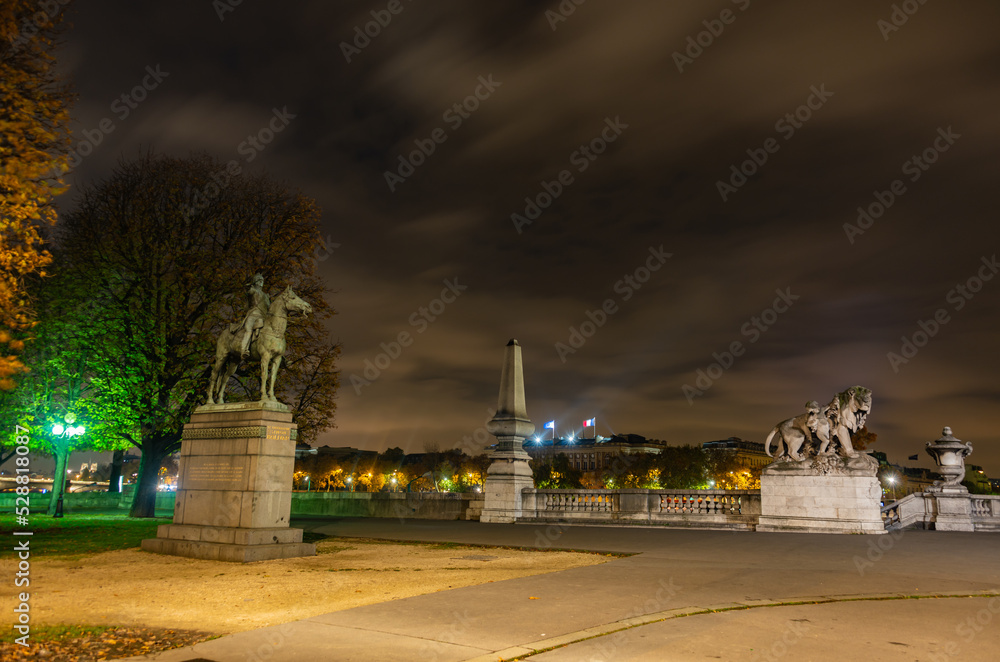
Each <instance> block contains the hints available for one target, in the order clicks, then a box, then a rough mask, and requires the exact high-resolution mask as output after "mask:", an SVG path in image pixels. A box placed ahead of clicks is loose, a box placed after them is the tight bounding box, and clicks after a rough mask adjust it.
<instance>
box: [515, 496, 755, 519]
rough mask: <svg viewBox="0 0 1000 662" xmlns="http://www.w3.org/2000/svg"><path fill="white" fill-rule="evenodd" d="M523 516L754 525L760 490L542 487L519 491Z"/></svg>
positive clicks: (524, 517)
mask: <svg viewBox="0 0 1000 662" xmlns="http://www.w3.org/2000/svg"><path fill="white" fill-rule="evenodd" d="M522 497H523V513H522V517H523V519H533V520H554V519H565V520H573V521H593V522H619V523H651V524H653V523H663V524H674V525H681V524H687V525H691V526H713V525H715V526H723V527H726V528H732V527H737V528H753V527H754V526H756V522H757V519H758V518H759V516H760V491H759V490H642V489H621V490H547V489H526V490H524V491H523V492H522Z"/></svg>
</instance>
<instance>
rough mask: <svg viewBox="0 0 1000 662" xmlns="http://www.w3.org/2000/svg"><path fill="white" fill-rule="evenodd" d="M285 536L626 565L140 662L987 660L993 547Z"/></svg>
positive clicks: (916, 538) (960, 539) (552, 531)
mask: <svg viewBox="0 0 1000 662" xmlns="http://www.w3.org/2000/svg"><path fill="white" fill-rule="evenodd" d="M295 524H296V525H297V526H305V527H306V528H307V529H310V530H314V531H318V532H322V533H326V534H329V535H336V536H345V537H366V538H384V539H389V540H417V541H428V542H458V543H468V544H484V545H504V546H523V547H533V548H553V549H556V548H558V549H576V550H590V551H608V552H625V553H634V554H635V555H634V556H629V557H626V558H620V559H615V560H612V561H610V562H608V563H603V564H600V565H595V566H589V567H583V568H574V569H570V570H565V571H561V572H554V573H549V574H546V575H537V576H534V577H524V578H520V579H512V580H508V581H503V582H496V583H491V584H483V585H480V586H470V587H465V588H459V589H454V590H451V591H443V592H438V593H433V594H429V595H423V596H417V597H413V598H407V599H403V600H396V601H392V602H386V603H382V604H376V605H369V606H365V607H358V608H355V609H349V610H345V611H339V612H334V613H330V614H324V615H322V616H317V617H314V618H310V619H306V620H302V621H296V622H293V623H286V624H284V625H281V626H275V627H270V628H264V629H260V630H254V631H250V632H242V633H239V634H235V635H230V636H226V637H222V638H220V639H216V640H213V641H209V642H205V643H202V644H198V645H196V646H193V647H191V648H187V649H179V650H175V651H168V652H165V653H160V654H157V655H152V656H149V657H148V658H145V659H155V660H160V661H163V662H173V661H177V662H181V661H193V660H215V661H218V662H224V661H225V662H228V661H230V660H233V661H236V660H239V661H240V662H243V661H251V660H260V661H261V662H263V661H264V660H267V661H274V662H278V661H285V660H288V661H298V660H337V661H339V660H345V661H346V660H359V661H360V660H365V661H368V660H379V661H382V660H385V661H390V660H406V661H412V660H426V661H428V662H433V661H440V662H446V661H452V660H454V661H458V660H477V661H478V660H482V661H486V660H489V661H490V662H495V661H496V660H498V659H503V660H507V659H513V658H518V657H522V656H530V657H531V659H532V660H539V662H541V661H547V662H548V661H553V660H588V661H589V660H658V661H659V660H706V659H714V660H719V659H721V660H772V659H778V658H780V657H782V656H784V655H791V656H792V657H790V658H789V659H796V660H845V659H847V660H853V659H878V660H907V661H913V660H951V659H953V660H994V659H998V656H1000V653H997V651H998V650H1000V534H993V533H978V534H975V533H939V532H934V531H907V532H901V533H895V534H888V535H883V536H859V535H819V534H790V533H788V534H786V533H745V532H727V531H699V530H672V529H646V528H617V527H559V526H544V525H537V526H535V525H504V524H481V523H478V522H435V521H421V520H409V521H401V520H390V519H381V520H374V519H343V520H337V521H329V520H324V521H299V522H296V523H295ZM136 659H140V658H136Z"/></svg>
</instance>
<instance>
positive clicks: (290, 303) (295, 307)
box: [280, 285, 312, 315]
mask: <svg viewBox="0 0 1000 662" xmlns="http://www.w3.org/2000/svg"><path fill="white" fill-rule="evenodd" d="M280 298H281V299H282V300H283V301H284V307H285V310H286V311H288V312H291V313H302V314H303V315H308V314H309V313H311V312H312V306H310V305H309V303H308V302H306V301H304V300H302V299H300V298H299V295H298V294H296V293H295V291H294V290H293V289H292V286H291V285H289V286H287V287H286V288H285V291H284V292H282V293H281V297H280Z"/></svg>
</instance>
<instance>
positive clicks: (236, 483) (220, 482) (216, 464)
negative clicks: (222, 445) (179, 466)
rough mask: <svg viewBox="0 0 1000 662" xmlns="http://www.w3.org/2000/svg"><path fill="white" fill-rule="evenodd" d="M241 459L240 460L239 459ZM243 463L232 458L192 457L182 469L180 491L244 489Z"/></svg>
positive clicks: (244, 474)
mask: <svg viewBox="0 0 1000 662" xmlns="http://www.w3.org/2000/svg"><path fill="white" fill-rule="evenodd" d="M241 459H242V458H241ZM245 469H246V464H245V461H236V462H234V461H233V458H226V459H225V460H220V459H217V458H213V457H192V458H190V460H189V461H188V466H186V467H184V473H183V482H182V485H181V488H182V489H187V490H241V489H246V473H245Z"/></svg>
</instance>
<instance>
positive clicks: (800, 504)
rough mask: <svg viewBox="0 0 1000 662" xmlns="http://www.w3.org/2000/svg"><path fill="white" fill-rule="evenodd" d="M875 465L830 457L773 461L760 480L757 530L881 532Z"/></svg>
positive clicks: (879, 489)
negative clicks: (759, 507)
mask: <svg viewBox="0 0 1000 662" xmlns="http://www.w3.org/2000/svg"><path fill="white" fill-rule="evenodd" d="M877 471H878V462H876V461H875V460H874V459H873V458H871V457H869V456H868V455H863V454H859V455H857V456H856V457H850V458H848V457H840V456H838V455H834V454H832V453H827V454H822V455H817V456H816V457H813V458H808V459H805V460H800V461H796V460H786V461H776V462H774V463H772V464H769V465H768V466H767V467H765V468H764V471H763V474H762V475H761V479H760V498H761V515H760V521H759V522H758V524H757V530H758V531H771V532H774V531H792V532H802V533H871V534H883V533H885V525H884V524H883V523H882V510H881V506H880V501H881V496H882V487H881V485H880V484H879V482H878V478H876V476H875V474H876V472H877Z"/></svg>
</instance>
